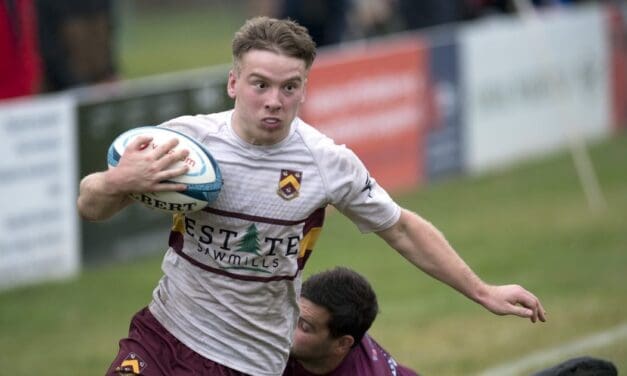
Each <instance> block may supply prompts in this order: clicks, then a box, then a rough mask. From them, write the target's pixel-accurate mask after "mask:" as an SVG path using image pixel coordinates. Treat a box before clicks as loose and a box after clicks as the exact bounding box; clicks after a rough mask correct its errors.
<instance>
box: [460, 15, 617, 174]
mask: <svg viewBox="0 0 627 376" xmlns="http://www.w3.org/2000/svg"><path fill="white" fill-rule="evenodd" d="M567 9H569V10H568V11H566V10H564V11H553V12H547V13H543V14H540V15H539V16H538V17H537V18H533V19H525V20H512V19H497V20H493V21H488V22H484V23H481V24H476V25H471V26H470V27H468V28H467V29H465V30H464V32H463V34H462V39H461V41H462V43H461V69H462V75H461V76H462V80H463V84H462V87H463V94H462V95H463V99H464V101H465V102H464V104H465V113H464V122H465V133H464V136H463V139H464V150H465V156H464V159H465V161H466V168H467V170H468V171H469V172H481V171H485V170H488V169H490V168H494V167H499V166H501V165H507V164H509V163H511V162H515V161H518V160H523V159H528V158H529V157H533V156H534V155H537V154H542V153H546V152H549V151H553V150H555V149H558V148H561V147H565V146H566V145H567V143H568V142H569V137H583V138H586V139H590V138H600V137H602V136H605V135H607V134H608V133H609V132H610V130H611V127H610V125H611V124H610V103H611V100H610V99H611V98H610V90H609V86H608V85H609V84H608V77H609V71H608V69H609V68H608V64H609V46H608V42H607V40H606V31H605V26H604V25H605V22H604V19H603V18H604V13H603V12H602V9H601V8H599V7H584V8H567Z"/></svg>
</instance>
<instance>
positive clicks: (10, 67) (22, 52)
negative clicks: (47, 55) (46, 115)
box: [0, 0, 41, 99]
mask: <svg viewBox="0 0 627 376" xmlns="http://www.w3.org/2000/svg"><path fill="white" fill-rule="evenodd" d="M36 16H37V15H36V12H35V7H34V4H33V0H10V1H0V99H5V98H12V97H19V96H25V95H32V94H35V93H37V92H38V90H39V85H40V80H41V64H40V57H39V52H38V51H39V49H38V43H37V18H36Z"/></svg>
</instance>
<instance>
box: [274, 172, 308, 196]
mask: <svg viewBox="0 0 627 376" xmlns="http://www.w3.org/2000/svg"><path fill="white" fill-rule="evenodd" d="M302 177H303V173H302V172H300V171H292V170H281V176H280V177H279V189H278V190H277V193H278V195H279V196H281V198H283V199H284V200H291V199H293V198H296V197H298V192H299V191H300V181H301V178H302Z"/></svg>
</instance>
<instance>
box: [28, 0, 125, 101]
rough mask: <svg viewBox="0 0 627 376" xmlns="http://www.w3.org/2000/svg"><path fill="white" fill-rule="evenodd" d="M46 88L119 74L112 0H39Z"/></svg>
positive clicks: (53, 89) (58, 87)
mask: <svg viewBox="0 0 627 376" xmlns="http://www.w3.org/2000/svg"><path fill="white" fill-rule="evenodd" d="M37 11H38V13H39V17H38V18H39V43H40V48H41V56H42V60H43V67H44V82H45V85H44V89H45V90H46V91H56V90H63V89H66V88H70V87H75V86H80V85H86V84H92V83H97V82H104V81H110V80H112V79H114V78H115V76H116V71H117V67H116V59H115V51H114V34H113V26H114V25H113V23H114V19H113V0H37Z"/></svg>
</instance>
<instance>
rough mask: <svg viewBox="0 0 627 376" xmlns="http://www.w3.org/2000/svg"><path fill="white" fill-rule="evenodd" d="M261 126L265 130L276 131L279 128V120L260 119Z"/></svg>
mask: <svg viewBox="0 0 627 376" xmlns="http://www.w3.org/2000/svg"><path fill="white" fill-rule="evenodd" d="M261 124H262V126H263V127H264V128H266V129H276V128H279V127H280V126H281V119H279V118H275V117H266V118H263V119H261Z"/></svg>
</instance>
